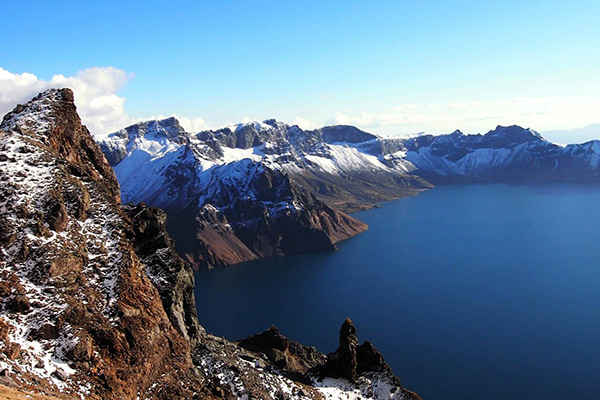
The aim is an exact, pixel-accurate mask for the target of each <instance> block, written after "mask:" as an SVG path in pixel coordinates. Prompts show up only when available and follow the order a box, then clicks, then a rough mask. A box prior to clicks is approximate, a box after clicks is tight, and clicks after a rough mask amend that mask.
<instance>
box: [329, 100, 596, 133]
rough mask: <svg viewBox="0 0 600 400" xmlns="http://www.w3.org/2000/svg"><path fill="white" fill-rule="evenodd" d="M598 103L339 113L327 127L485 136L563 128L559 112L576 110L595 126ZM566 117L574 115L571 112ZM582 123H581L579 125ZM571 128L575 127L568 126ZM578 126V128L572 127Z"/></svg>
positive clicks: (467, 105)
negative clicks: (503, 128) (513, 127)
mask: <svg viewBox="0 0 600 400" xmlns="http://www.w3.org/2000/svg"><path fill="white" fill-rule="evenodd" d="M595 104H597V102H592V103H589V102H588V103H587V104H585V105H583V104H582V103H581V102H574V101H572V100H568V99H559V98H556V97H515V98H511V99H506V100H499V101H491V102H487V103H484V102H482V101H470V102H458V101H457V102H450V103H446V104H428V105H425V106H422V105H416V104H415V105H412V106H411V107H409V106H408V105H403V106H396V107H392V108H391V109H390V110H391V111H389V112H355V113H353V112H343V113H342V112H338V113H335V114H334V115H333V116H332V117H330V118H329V119H328V120H327V123H328V124H343V125H356V126H358V127H361V128H363V129H374V130H375V131H378V132H380V133H391V132H400V133H410V132H417V131H424V130H426V131H432V132H439V133H444V132H450V131H452V130H454V129H456V128H460V129H464V130H468V131H472V132H485V131H487V130H488V129H491V128H493V127H494V126H495V125H497V124H502V125H508V124H520V125H524V126H528V127H532V128H534V129H540V130H541V129H546V127H548V126H553V125H555V126H562V125H564V124H567V122H566V121H564V116H565V113H561V112H560V110H574V109H577V108H579V110H580V112H579V113H578V114H579V115H583V116H585V117H584V118H579V120H580V121H582V122H587V123H594V121H597V117H593V115H595V114H597V112H596V111H597V106H596V105H595ZM569 115H573V116H574V115H575V114H574V112H573V111H571V112H570V113H569ZM580 123H581V122H580ZM571 124H576V123H575V122H571ZM575 126H577V125H575Z"/></svg>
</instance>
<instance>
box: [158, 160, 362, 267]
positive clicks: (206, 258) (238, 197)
mask: <svg viewBox="0 0 600 400" xmlns="http://www.w3.org/2000/svg"><path fill="white" fill-rule="evenodd" d="M198 196H199V200H195V201H193V202H192V206H190V207H189V208H187V209H186V210H184V211H183V212H182V211H181V210H169V209H167V212H169V211H170V212H171V214H172V215H173V221H174V223H173V224H172V225H171V227H170V229H169V230H170V232H171V234H172V235H173V236H175V238H176V242H177V243H178V245H177V247H178V249H179V252H180V253H182V254H185V255H186V257H187V258H188V259H189V260H190V261H192V262H193V263H194V264H195V265H196V266H197V267H200V268H212V267H218V266H224V265H229V264H233V263H236V262H241V261H247V260H252V259H255V258H261V257H273V256H281V255H285V254H297V253H304V252H315V251H327V250H334V249H335V248H336V247H335V244H336V243H337V242H339V241H341V240H344V239H347V238H349V237H352V236H354V235H356V234H358V233H360V232H363V231H364V230H366V229H367V225H366V224H364V223H362V222H360V221H358V220H356V219H354V218H352V217H350V216H348V215H346V214H344V213H342V212H339V211H337V210H334V209H332V208H331V207H329V206H328V205H326V204H325V203H323V202H322V201H320V200H318V199H317V198H316V197H315V196H314V195H313V194H311V193H309V192H308V191H306V190H305V189H303V188H302V187H300V186H298V185H297V184H295V183H294V182H293V180H292V179H291V178H290V177H289V176H288V175H287V174H285V173H283V172H282V171H279V170H276V169H272V168H270V167H269V166H268V165H265V164H263V163H261V162H253V161H251V160H242V161H239V162H236V163H233V164H228V165H224V166H220V167H217V168H215V171H214V172H213V175H212V179H211V180H210V181H209V182H208V183H207V184H206V186H205V188H204V190H202V191H201V192H199V193H198ZM197 204H203V205H202V207H201V208H200V210H199V211H198V209H197ZM194 219H195V221H196V223H197V225H196V229H195V231H194V232H190V226H189V221H190V220H194ZM183 221H188V223H187V225H186V224H185V223H184V222H183ZM191 237H193V238H194V239H190V238H191Z"/></svg>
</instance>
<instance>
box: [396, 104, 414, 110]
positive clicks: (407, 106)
mask: <svg viewBox="0 0 600 400" xmlns="http://www.w3.org/2000/svg"><path fill="white" fill-rule="evenodd" d="M419 108H421V106H420V105H418V104H403V105H401V106H394V107H392V111H404V110H417V109H419Z"/></svg>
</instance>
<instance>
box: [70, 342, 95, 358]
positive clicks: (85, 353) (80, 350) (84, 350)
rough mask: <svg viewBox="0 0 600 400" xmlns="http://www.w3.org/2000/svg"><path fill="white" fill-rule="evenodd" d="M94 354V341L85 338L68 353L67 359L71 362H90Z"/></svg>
mask: <svg viewBox="0 0 600 400" xmlns="http://www.w3.org/2000/svg"><path fill="white" fill-rule="evenodd" d="M93 354H94V346H93V343H92V339H90V338H89V337H84V338H81V339H79V341H78V342H77V344H75V346H74V347H73V348H72V349H70V350H68V351H67V357H68V358H69V360H71V361H80V362H84V361H90V360H91V359H92V356H93Z"/></svg>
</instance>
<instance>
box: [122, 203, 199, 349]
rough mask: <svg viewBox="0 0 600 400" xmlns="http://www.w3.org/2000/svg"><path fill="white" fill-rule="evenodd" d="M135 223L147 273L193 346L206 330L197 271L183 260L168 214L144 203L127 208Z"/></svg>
mask: <svg viewBox="0 0 600 400" xmlns="http://www.w3.org/2000/svg"><path fill="white" fill-rule="evenodd" d="M123 209H124V211H125V213H126V215H127V216H128V217H129V218H130V220H131V222H132V227H131V228H132V230H133V234H134V237H133V243H134V249H135V252H136V254H137V255H138V257H139V258H140V260H141V261H142V262H143V263H144V264H145V265H146V274H147V275H148V277H149V278H150V280H151V281H152V283H154V286H156V288H157V289H158V292H159V294H160V297H161V299H162V302H163V307H164V309H165V311H166V312H167V315H168V316H169V319H170V320H171V323H172V324H173V326H174V327H175V328H176V329H177V331H178V332H179V333H180V334H181V335H183V337H184V338H185V339H186V340H187V341H188V342H190V344H191V345H192V346H195V345H197V344H198V343H199V342H200V338H201V334H202V333H203V332H204V329H203V328H202V327H201V326H200V324H199V323H198V318H197V314H196V300H195V298H194V271H193V270H192V268H191V266H190V264H189V263H187V262H185V261H184V260H183V259H181V258H180V257H179V256H178V255H177V252H176V251H175V245H174V243H173V241H172V240H171V239H170V238H169V235H168V233H167V231H166V230H165V226H166V222H167V214H166V213H165V212H164V211H162V210H160V209H158V208H152V207H146V205H145V204H144V203H140V204H139V205H137V206H134V205H132V204H129V205H126V206H124V207H123Z"/></svg>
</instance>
